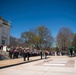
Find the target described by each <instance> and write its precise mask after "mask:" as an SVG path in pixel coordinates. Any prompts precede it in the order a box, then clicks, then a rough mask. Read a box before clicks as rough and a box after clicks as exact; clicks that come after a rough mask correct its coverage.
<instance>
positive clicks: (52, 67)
mask: <svg viewBox="0 0 76 75" xmlns="http://www.w3.org/2000/svg"><path fill="white" fill-rule="evenodd" d="M36 58H37V59H39V58H40V57H35V58H30V59H31V60H36ZM15 60H16V59H15ZM20 60H21V61H22V59H20ZM9 61H10V60H9ZM13 61H14V60H13ZM0 62H1V61H0ZM0 75H76V57H68V56H50V57H49V58H48V59H42V60H37V61H32V62H28V63H23V64H20V65H15V66H11V67H7V68H2V69H0Z"/></svg>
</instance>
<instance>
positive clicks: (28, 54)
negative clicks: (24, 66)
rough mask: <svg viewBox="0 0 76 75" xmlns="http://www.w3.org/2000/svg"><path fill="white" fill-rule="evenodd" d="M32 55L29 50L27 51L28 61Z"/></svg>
mask: <svg viewBox="0 0 76 75" xmlns="http://www.w3.org/2000/svg"><path fill="white" fill-rule="evenodd" d="M29 57H30V53H29V50H27V60H28V61H29Z"/></svg>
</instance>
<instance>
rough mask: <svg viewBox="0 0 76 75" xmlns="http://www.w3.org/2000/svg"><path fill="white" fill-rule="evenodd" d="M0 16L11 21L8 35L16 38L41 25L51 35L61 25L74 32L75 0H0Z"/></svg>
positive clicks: (56, 32) (75, 24) (54, 35)
mask: <svg viewBox="0 0 76 75" xmlns="http://www.w3.org/2000/svg"><path fill="white" fill-rule="evenodd" d="M0 16H2V17H3V18H4V19H5V20H6V21H10V22H11V25H12V28H11V32H10V35H11V36H13V37H16V38H20V35H21V33H22V32H25V31H29V30H30V29H33V28H36V27H38V26H41V25H45V26H46V27H48V28H49V29H50V31H51V33H52V36H53V37H56V36H57V34H58V31H59V29H60V28H61V27H69V28H70V29H71V30H72V31H73V32H74V33H76V0H0Z"/></svg>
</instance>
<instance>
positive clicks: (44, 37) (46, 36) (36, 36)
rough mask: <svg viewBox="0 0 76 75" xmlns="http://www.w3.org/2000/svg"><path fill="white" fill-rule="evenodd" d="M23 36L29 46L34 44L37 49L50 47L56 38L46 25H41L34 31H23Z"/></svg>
mask: <svg viewBox="0 0 76 75" xmlns="http://www.w3.org/2000/svg"><path fill="white" fill-rule="evenodd" d="M21 38H22V39H23V40H24V42H25V43H27V44H29V46H30V45H32V47H35V48H37V49H44V48H47V49H48V48H50V47H51V45H52V43H53V40H54V39H53V37H52V35H51V32H50V30H49V29H48V28H47V27H45V26H39V27H37V28H36V29H35V30H33V31H28V32H23V33H22V34H21Z"/></svg>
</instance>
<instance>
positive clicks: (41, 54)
mask: <svg viewBox="0 0 76 75" xmlns="http://www.w3.org/2000/svg"><path fill="white" fill-rule="evenodd" d="M40 56H41V59H42V51H40Z"/></svg>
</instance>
